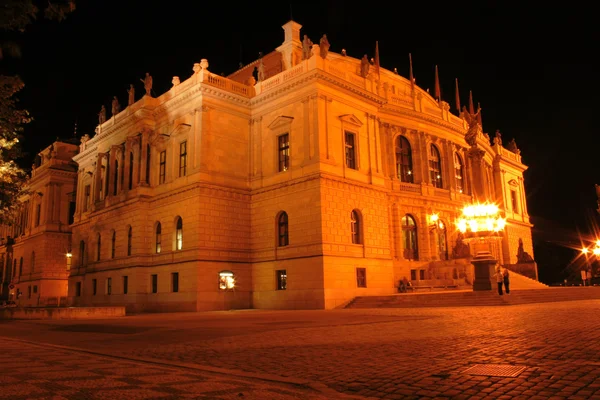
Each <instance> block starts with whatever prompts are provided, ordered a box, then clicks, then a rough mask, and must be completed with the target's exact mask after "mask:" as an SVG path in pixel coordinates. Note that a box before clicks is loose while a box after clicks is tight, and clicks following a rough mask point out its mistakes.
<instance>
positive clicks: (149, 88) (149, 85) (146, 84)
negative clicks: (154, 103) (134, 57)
mask: <svg viewBox="0 0 600 400" xmlns="http://www.w3.org/2000/svg"><path fill="white" fill-rule="evenodd" d="M140 81H142V82H144V89H146V95H148V96H152V95H151V94H150V92H151V91H152V76H151V75H150V73H149V72H146V77H145V78H144V79H140Z"/></svg>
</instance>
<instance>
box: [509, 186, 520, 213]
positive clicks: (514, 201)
mask: <svg viewBox="0 0 600 400" xmlns="http://www.w3.org/2000/svg"><path fill="white" fill-rule="evenodd" d="M510 203H511V207H512V211H513V212H514V213H515V214H518V213H519V201H518V200H517V191H516V190H512V189H511V191H510Z"/></svg>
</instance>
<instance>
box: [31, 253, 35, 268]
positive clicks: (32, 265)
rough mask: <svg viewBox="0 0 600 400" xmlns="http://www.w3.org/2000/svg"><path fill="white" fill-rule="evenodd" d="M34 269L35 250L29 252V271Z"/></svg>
mask: <svg viewBox="0 0 600 400" xmlns="http://www.w3.org/2000/svg"><path fill="white" fill-rule="evenodd" d="M34 271H35V251H32V252H31V272H32V273H33V272H34Z"/></svg>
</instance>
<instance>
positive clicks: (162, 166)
mask: <svg viewBox="0 0 600 400" xmlns="http://www.w3.org/2000/svg"><path fill="white" fill-rule="evenodd" d="M166 178H167V151H166V150H165V151H161V152H160V161H159V165H158V184H159V185H160V184H163V183H165V180H166Z"/></svg>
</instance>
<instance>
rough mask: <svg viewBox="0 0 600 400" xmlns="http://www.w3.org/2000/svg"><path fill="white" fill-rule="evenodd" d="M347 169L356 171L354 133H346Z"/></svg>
mask: <svg viewBox="0 0 600 400" xmlns="http://www.w3.org/2000/svg"><path fill="white" fill-rule="evenodd" d="M344 136H345V147H346V167H348V168H352V169H356V143H355V140H354V139H355V138H354V133H352V132H345V135H344Z"/></svg>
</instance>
